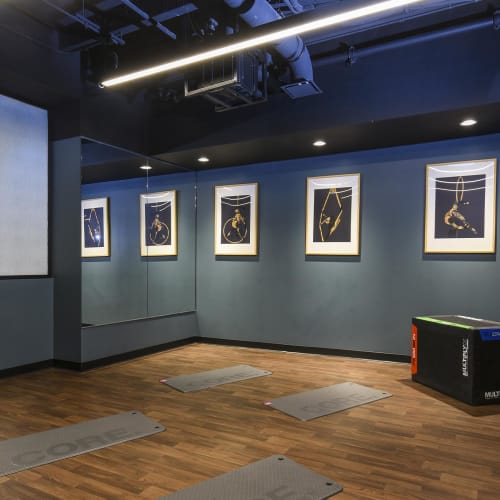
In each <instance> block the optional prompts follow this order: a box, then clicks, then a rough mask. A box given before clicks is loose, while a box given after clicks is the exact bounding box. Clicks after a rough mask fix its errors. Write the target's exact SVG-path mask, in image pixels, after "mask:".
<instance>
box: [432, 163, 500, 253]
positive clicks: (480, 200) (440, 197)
mask: <svg viewBox="0 0 500 500" xmlns="http://www.w3.org/2000/svg"><path fill="white" fill-rule="evenodd" d="M425 194H426V196H425V198H426V201H425V237H424V239H425V243H424V252H425V253H495V227H496V223H495V214H496V159H489V160H474V161H463V162H455V163H436V164H429V165H427V174H426V187H425Z"/></svg>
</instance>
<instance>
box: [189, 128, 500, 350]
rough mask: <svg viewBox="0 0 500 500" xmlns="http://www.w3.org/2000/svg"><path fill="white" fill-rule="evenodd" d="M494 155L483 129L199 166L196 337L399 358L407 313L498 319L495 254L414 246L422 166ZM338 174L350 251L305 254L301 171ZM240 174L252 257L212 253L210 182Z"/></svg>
mask: <svg viewBox="0 0 500 500" xmlns="http://www.w3.org/2000/svg"><path fill="white" fill-rule="evenodd" d="M499 155H500V136H499V135H492V136H484V137H476V138H466V139H461V140H453V141H443V142H438V143H430V144H421V145H416V146H405V147H398V148H390V149H383V150H374V151H364V152H356V153H350V154H339V155H332V156H321V157H311V158H306V159H298V160H290V161H283V162H274V163H264V164H258V165H249V166H243V167H235V168H230V169H221V170H216V171H203V172H200V174H199V184H198V221H197V226H198V232H197V235H198V238H197V315H198V325H199V330H200V335H201V336H203V337H213V338H221V339H231V340H243V341H251V342H268V343H278V344H288V345H294V346H308V347H319V348H330V349H346V350H355V351H365V352H381V353H392V354H401V355H408V354H409V352H410V324H411V318H412V317H413V316H415V315H434V314H462V315H467V316H474V317H479V318H486V319H491V320H500V313H499V309H498V292H497V288H498V283H499V281H500V267H499V265H498V263H497V258H496V255H472V256H470V255H469V256H468V255H462V256H460V255H455V256H438V255H426V254H424V252H423V233H424V229H423V228H424V210H425V208H424V203H425V171H426V168H425V166H426V164H428V163H441V162H452V161H461V160H473V159H484V158H498V157H499ZM343 173H360V174H361V252H360V256H359V257H333V256H328V257H327V256H321V257H312V256H310V257H309V256H306V255H305V202H306V200H305V192H306V178H307V177H308V176H321V175H331V174H343ZM246 182H258V183H259V226H260V228H259V255H258V256H257V257H216V256H214V250H213V248H214V244H213V239H214V235H213V223H214V186H215V185H221V184H235V183H246ZM497 212H498V208H497ZM497 221H498V217H497Z"/></svg>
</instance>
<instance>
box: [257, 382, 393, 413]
mask: <svg viewBox="0 0 500 500" xmlns="http://www.w3.org/2000/svg"><path fill="white" fill-rule="evenodd" d="M390 396H392V394H390V393H388V392H383V391H378V390H376V389H372V388H370V387H365V386H364V385H359V384H355V383H354V382H344V383H342V384H337V385H331V386H329V387H323V388H321V389H314V390H312V391H307V392H300V393H298V394H293V395H291V396H285V397H283V398H278V399H273V400H271V401H268V402H267V403H264V404H265V405H266V406H270V407H272V408H276V409H277V410H280V411H282V412H283V413H286V414H287V415H291V416H292V417H295V418H298V419H300V420H312V419H313V418H317V417H322V416H324V415H329V414H330V413H336V412H338V411H342V410H346V409H348V408H353V407H354V406H359V405H363V404H366V403H371V402H373V401H377V400H379V399H383V398H388V397H390Z"/></svg>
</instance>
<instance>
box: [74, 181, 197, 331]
mask: <svg viewBox="0 0 500 500" xmlns="http://www.w3.org/2000/svg"><path fill="white" fill-rule="evenodd" d="M194 186H195V176H194V174H193V173H186V174H172V175H165V176H155V177H151V178H150V180H149V192H157V191H166V190H172V189H175V190H177V207H178V256H177V257H141V255H140V246H139V222H140V220H139V195H140V194H141V193H145V192H146V179H144V178H141V179H131V180H123V181H113V182H103V183H96V184H87V185H83V186H82V190H81V191H82V199H87V198H98V197H106V196H107V197H109V213H110V230H111V256H110V257H109V258H108V257H106V258H93V259H89V258H86V259H82V322H83V323H89V324H93V325H99V324H109V323H113V322H117V321H126V320H131V319H137V318H145V317H151V316H159V315H167V314H174V313H179V312H186V311H193V310H194V309H195V238H196V234H195V233H196V218H195V199H194V197H195V190H194Z"/></svg>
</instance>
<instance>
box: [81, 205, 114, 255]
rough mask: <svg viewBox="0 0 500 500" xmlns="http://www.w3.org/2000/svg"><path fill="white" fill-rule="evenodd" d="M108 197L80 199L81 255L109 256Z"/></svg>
mask: <svg viewBox="0 0 500 500" xmlns="http://www.w3.org/2000/svg"><path fill="white" fill-rule="evenodd" d="M109 231H110V224H109V198H92V199H88V200H82V201H81V238H80V239H81V256H82V257H85V258H88V257H109V256H110V255H111V248H110V235H109Z"/></svg>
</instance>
